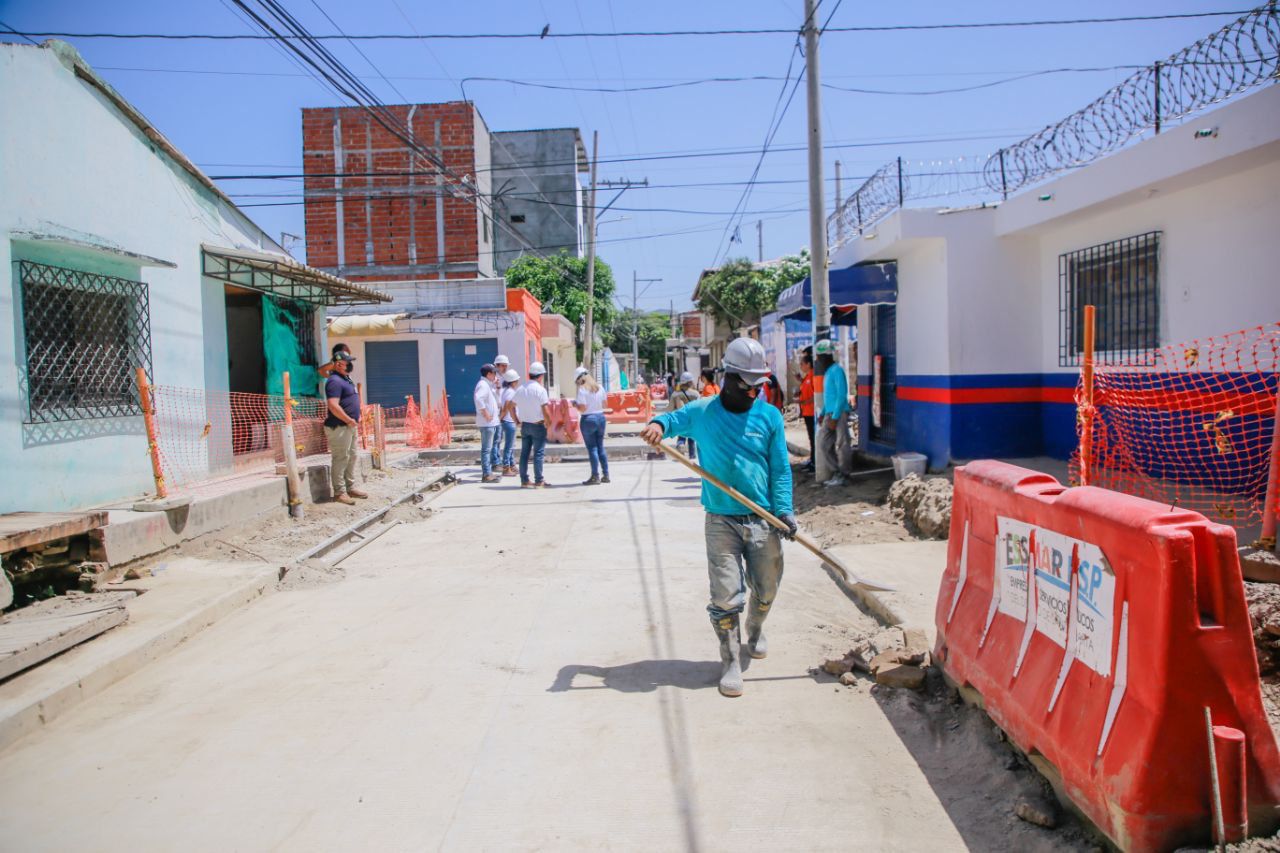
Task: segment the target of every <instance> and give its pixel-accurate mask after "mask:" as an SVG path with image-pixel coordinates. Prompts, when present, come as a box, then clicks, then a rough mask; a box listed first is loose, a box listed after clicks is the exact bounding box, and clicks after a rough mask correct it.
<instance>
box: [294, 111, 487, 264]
mask: <svg viewBox="0 0 1280 853" xmlns="http://www.w3.org/2000/svg"><path fill="white" fill-rule="evenodd" d="M388 109H389V110H390V111H391V112H392V113H393V114H394V115H395V116H396V117H397V118H398V119H399V120H400V121H402V122H404V123H405V124H406V125H408V126H409V127H410V129H411V130H412V132H413V136H414V139H416V140H417V141H419V143H420V144H422V145H423V146H425V147H427V148H429V149H431V150H432V151H434V152H435V154H436V155H437V156H439V157H440V158H441V159H442V160H443V161H444V163H445V165H446V166H447V167H448V168H449V169H450V170H451V171H452V172H453V173H454V174H455V175H457V176H466V175H469V176H472V179H473V180H477V179H478V180H480V181H482V182H485V183H486V184H487V175H485V176H477V175H476V168H477V167H476V161H477V145H483V146H485V150H486V151H487V146H488V145H489V140H488V136H487V133H484V134H483V138H481V139H477V136H478V135H481V134H477V127H479V128H483V123H482V122H481V121H480V120H479V119H478V116H477V115H476V113H475V108H474V107H473V106H472V105H471V104H468V103H465V102H461V101H457V102H450V103H443V104H417V105H397V106H391V107H388ZM335 142H336V143H337V144H336V145H335ZM484 159H486V160H487V155H486V156H485V158H484ZM302 165H303V172H304V174H305V175H306V178H305V182H304V183H305V187H306V193H307V197H306V238H307V261H308V263H310V264H311V265H312V266H316V267H320V268H321V269H325V270H328V271H331V272H334V273H336V274H339V275H342V276H344V277H346V278H350V279H353V280H357V281H359V280H370V279H377V280H405V279H424V278H441V277H444V278H473V277H475V276H476V275H477V273H478V271H479V258H480V251H481V248H482V247H481V238H482V235H481V231H482V228H483V227H484V225H485V224H486V223H482V222H481V218H480V217H478V216H477V210H476V205H475V204H474V203H473V202H472V201H469V200H468V199H465V198H458V197H456V196H455V195H454V194H452V193H451V192H450V191H449V187H450V186H453V187H454V188H455V189H456V186H457V181H456V179H454V178H451V177H445V178H443V179H438V177H437V170H436V169H435V168H434V167H432V166H431V165H430V164H428V163H426V162H424V161H423V160H422V158H421V157H418V156H416V155H413V154H412V153H411V151H410V149H409V148H408V146H407V145H406V144H405V143H404V142H403V141H402V140H401V139H399V138H397V137H396V136H395V135H393V134H392V133H391V132H390V131H389V130H388V129H387V128H385V127H383V126H382V125H381V124H379V123H378V122H377V120H376V119H375V118H374V117H373V116H371V115H370V114H369V113H368V112H367V111H366V110H364V109H363V108H360V107H321V108H312V109H304V110H303V111H302ZM442 182H443V184H444V188H443V191H441V186H440V184H441V183H442ZM441 225H443V229H441ZM441 233H443V241H441V239H440V236H441ZM441 242H443V246H441Z"/></svg>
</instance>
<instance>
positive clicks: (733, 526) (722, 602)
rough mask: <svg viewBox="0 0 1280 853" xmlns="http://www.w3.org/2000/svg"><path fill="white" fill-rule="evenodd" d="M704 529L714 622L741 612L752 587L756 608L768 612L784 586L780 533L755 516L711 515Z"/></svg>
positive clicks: (711, 610) (708, 607) (712, 618)
mask: <svg viewBox="0 0 1280 853" xmlns="http://www.w3.org/2000/svg"><path fill="white" fill-rule="evenodd" d="M703 530H704V532H705V535H706V539H707V574H708V575H709V579H710V581H711V603H710V604H708V605H707V613H709V614H710V615H711V621H712V622H717V621H718V620H719V619H721V618H722V617H724V616H728V615H729V614H731V613H741V612H742V610H743V608H744V607H745V606H746V603H747V588H748V587H750V589H751V597H752V598H753V599H754V605H755V606H756V607H758V608H759V609H760V611H761V612H762V613H767V612H768V610H769V608H770V607H772V606H773V599H774V598H775V597H777V595H778V586H779V585H780V584H781V583H782V537H781V536H780V535H779V533H778V531H777V530H775V529H773V528H772V527H770V526H769V523H768V522H767V521H765V520H764V519H762V518H757V517H756V516H754V515H716V514H714V513H710V512H709V513H707V518H706V521H705V522H704V524H703Z"/></svg>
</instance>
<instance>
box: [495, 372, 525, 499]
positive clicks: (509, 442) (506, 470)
mask: <svg viewBox="0 0 1280 853" xmlns="http://www.w3.org/2000/svg"><path fill="white" fill-rule="evenodd" d="M519 384H520V374H519V373H516V372H515V371H514V370H508V371H507V372H506V373H504V374H502V390H501V391H500V392H499V393H498V408H499V417H501V418H502V456H501V460H500V461H501V463H502V476H504V477H514V476H515V475H516V464H515V460H514V458H513V457H512V455H511V452H512V450H511V449H512V447H514V446H515V443H516V427H517V426H518V425H519V424H518V421H517V420H516V403H515V397H516V386H518V385H519Z"/></svg>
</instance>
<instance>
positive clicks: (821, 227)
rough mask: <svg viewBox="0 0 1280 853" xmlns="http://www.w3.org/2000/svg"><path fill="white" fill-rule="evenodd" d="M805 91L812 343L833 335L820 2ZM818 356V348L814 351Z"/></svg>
mask: <svg viewBox="0 0 1280 853" xmlns="http://www.w3.org/2000/svg"><path fill="white" fill-rule="evenodd" d="M804 58H805V84H806V85H805V90H806V93H807V95H808V98H807V100H808V107H809V259H810V266H809V268H810V273H809V278H810V281H811V282H812V285H813V340H814V343H815V344H816V343H817V342H818V341H820V340H825V339H826V338H828V337H829V336H830V335H831V292H830V290H829V283H828V280H827V223H826V212H825V211H824V210H823V202H824V199H823V186H822V77H821V73H820V72H819V70H818V21H817V0H804ZM815 355H816V347H815ZM813 379H814V381H813V385H814V389H813V390H814V394H815V395H816V394H820V393H821V392H822V377H821V376H820V375H817V372H816V371H815V375H814V378H813ZM814 455H815V456H817V457H818V458H817V459H816V460H815V461H814V471H815V474H816V476H817V479H818V482H823V481H825V480H828V479H830V478H831V477H832V476H833V475H834V474H835V473H836V472H834V471H831V470H830V469H828V467H827V464H826V460H825V458H824V456H823V454H821V453H817V454H814Z"/></svg>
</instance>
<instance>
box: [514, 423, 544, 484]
mask: <svg viewBox="0 0 1280 853" xmlns="http://www.w3.org/2000/svg"><path fill="white" fill-rule="evenodd" d="M546 451H547V425H546V424H544V423H536V424H530V423H523V424H520V484H521V485H524V484H525V483H527V482H529V454H530V453H532V454H533V481H534V482H535V483H541V482H542V458H543V456H545V455H546Z"/></svg>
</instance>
